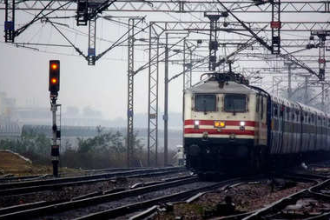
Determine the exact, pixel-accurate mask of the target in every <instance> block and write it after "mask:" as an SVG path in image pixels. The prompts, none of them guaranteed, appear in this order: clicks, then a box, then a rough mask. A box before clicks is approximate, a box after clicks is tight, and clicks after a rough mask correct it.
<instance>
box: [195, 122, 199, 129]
mask: <svg viewBox="0 0 330 220" xmlns="http://www.w3.org/2000/svg"><path fill="white" fill-rule="evenodd" d="M194 128H195V129H199V121H194Z"/></svg>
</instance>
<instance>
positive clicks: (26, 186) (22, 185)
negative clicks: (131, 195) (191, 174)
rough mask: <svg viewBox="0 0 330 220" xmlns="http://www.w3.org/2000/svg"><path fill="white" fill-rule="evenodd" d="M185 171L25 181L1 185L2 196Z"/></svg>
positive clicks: (170, 169) (133, 172)
mask: <svg viewBox="0 0 330 220" xmlns="http://www.w3.org/2000/svg"><path fill="white" fill-rule="evenodd" d="M180 171H184V169H183V168H163V169H144V170H133V171H122V172H112V173H105V174H97V175H90V176H79V177H65V178H57V179H47V180H36V181H24V182H15V183H4V184H0V196H8V195H17V194H24V193H31V192H39V191H45V190H56V189H59V188H62V187H67V186H78V185H83V184H93V183H98V182H102V181H111V180H114V178H118V177H125V178H134V177H148V176H157V175H166V174H171V173H176V172H180Z"/></svg>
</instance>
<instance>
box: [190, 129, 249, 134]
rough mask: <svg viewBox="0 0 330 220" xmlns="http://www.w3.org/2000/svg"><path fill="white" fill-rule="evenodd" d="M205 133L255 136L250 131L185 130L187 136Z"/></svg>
mask: <svg viewBox="0 0 330 220" xmlns="http://www.w3.org/2000/svg"><path fill="white" fill-rule="evenodd" d="M204 132H207V133H208V134H229V135H230V134H236V135H253V136H254V131H249V130H244V131H241V130H236V129H221V130H220V131H218V130H217V129H194V128H185V129H184V133H185V134H203V133H204Z"/></svg>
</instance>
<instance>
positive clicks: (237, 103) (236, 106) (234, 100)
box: [224, 94, 262, 112]
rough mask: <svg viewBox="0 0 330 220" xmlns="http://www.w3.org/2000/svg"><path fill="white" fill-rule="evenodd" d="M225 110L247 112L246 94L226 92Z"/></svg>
mask: <svg viewBox="0 0 330 220" xmlns="http://www.w3.org/2000/svg"><path fill="white" fill-rule="evenodd" d="M261 107H262V106H261ZM224 110H225V111H226V112H245V111H246V95H244V94H226V95H225V103H224Z"/></svg>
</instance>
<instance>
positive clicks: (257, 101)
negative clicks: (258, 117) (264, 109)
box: [256, 95, 260, 112]
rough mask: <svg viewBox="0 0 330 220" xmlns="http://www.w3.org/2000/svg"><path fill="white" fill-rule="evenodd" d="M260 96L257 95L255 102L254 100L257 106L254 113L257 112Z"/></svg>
mask: <svg viewBox="0 0 330 220" xmlns="http://www.w3.org/2000/svg"><path fill="white" fill-rule="evenodd" d="M259 97H260V96H259V95H257V98H256V99H257V100H256V104H257V106H256V112H259V100H260V98H259Z"/></svg>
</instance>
